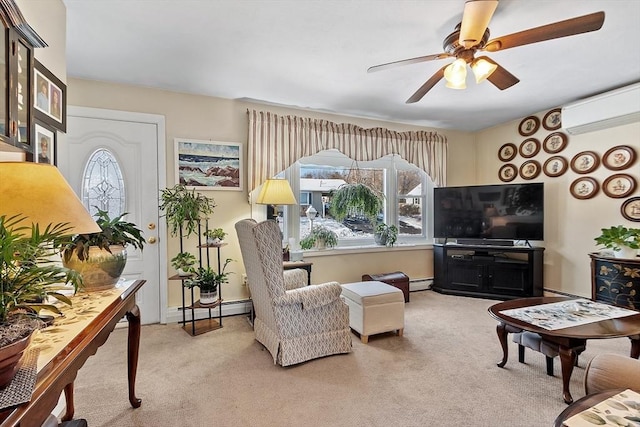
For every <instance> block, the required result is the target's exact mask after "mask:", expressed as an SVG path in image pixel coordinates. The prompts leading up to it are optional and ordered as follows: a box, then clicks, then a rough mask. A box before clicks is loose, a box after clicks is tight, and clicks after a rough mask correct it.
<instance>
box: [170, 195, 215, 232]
mask: <svg viewBox="0 0 640 427" xmlns="http://www.w3.org/2000/svg"><path fill="white" fill-rule="evenodd" d="M159 207H160V210H162V211H164V214H165V217H166V220H167V225H168V226H169V232H170V233H171V235H172V236H177V235H178V234H179V233H180V228H181V227H182V229H183V232H184V233H185V235H184V237H188V236H190V235H192V234H197V233H198V221H199V220H201V219H205V218H207V217H208V216H209V215H211V214H212V213H213V209H214V208H215V207H216V205H215V202H214V200H213V199H210V198H208V197H206V196H204V195H202V194H200V193H198V192H196V191H195V189H192V190H188V189H187V187H186V186H184V185H182V184H176V185H175V186H173V187H171V188H165V189H164V190H160V206H159Z"/></svg>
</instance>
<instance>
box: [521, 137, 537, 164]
mask: <svg viewBox="0 0 640 427" xmlns="http://www.w3.org/2000/svg"><path fill="white" fill-rule="evenodd" d="M519 151H520V155H521V156H522V157H524V158H525V159H529V158H531V157H533V156H535V155H536V154H538V152H539V151H540V141H538V140H537V139H535V138H529V139H525V140H524V141H522V143H521V144H520V150H519Z"/></svg>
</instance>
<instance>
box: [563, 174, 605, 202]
mask: <svg viewBox="0 0 640 427" xmlns="http://www.w3.org/2000/svg"><path fill="white" fill-rule="evenodd" d="M599 189H600V185H599V184H598V181H596V180H595V179H593V178H589V177H587V176H583V177H581V178H578V179H576V180H574V181H573V182H572V183H571V186H570V187H569V191H570V192H571V195H572V196H573V197H575V198H576V199H590V198H592V197H593V196H595V195H596V193H598V190H599Z"/></svg>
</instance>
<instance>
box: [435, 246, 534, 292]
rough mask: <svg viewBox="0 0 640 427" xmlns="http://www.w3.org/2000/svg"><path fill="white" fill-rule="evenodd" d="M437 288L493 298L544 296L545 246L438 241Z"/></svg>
mask: <svg viewBox="0 0 640 427" xmlns="http://www.w3.org/2000/svg"><path fill="white" fill-rule="evenodd" d="M433 252H434V284H433V290H435V291H437V292H441V293H444V294H452V295H463V296H472V297H481V298H491V299H511V298H521V297H532V296H542V283H543V282H542V276H543V252H544V248H540V247H535V248H525V247H516V246H504V247H502V246H500V247H497V246H484V245H483V246H471V245H448V244H444V245H443V244H436V245H434V246H433Z"/></svg>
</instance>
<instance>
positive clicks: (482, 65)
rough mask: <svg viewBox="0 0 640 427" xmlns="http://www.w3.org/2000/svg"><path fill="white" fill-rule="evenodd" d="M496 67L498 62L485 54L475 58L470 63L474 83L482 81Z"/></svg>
mask: <svg viewBox="0 0 640 427" xmlns="http://www.w3.org/2000/svg"><path fill="white" fill-rule="evenodd" d="M496 68H498V64H496V63H495V62H493V61H492V60H491V59H489V58H487V57H486V56H481V57H479V58H476V59H474V60H473V62H472V63H471V71H473V75H474V76H475V77H476V83H480V82H482V81H484V80H485V79H486V78H487V77H489V76H490V75H491V74H493V72H494V71H495V70H496Z"/></svg>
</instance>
